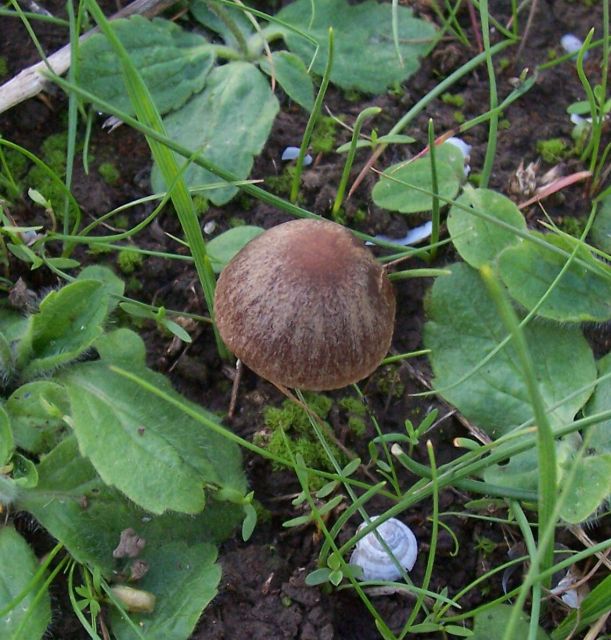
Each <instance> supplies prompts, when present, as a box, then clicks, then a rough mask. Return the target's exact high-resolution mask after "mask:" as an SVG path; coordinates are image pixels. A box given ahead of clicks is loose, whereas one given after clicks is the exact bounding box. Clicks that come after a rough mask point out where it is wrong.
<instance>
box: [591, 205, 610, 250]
mask: <svg viewBox="0 0 611 640" xmlns="http://www.w3.org/2000/svg"><path fill="white" fill-rule="evenodd" d="M590 239H591V241H592V244H594V245H596V246H597V247H598V248H599V249H602V250H603V251H605V252H606V253H611V193H610V194H609V195H607V196H606V197H605V198H604V199H603V200H602V201H601V203H600V208H599V209H598V211H597V213H596V218H594V222H593V224H592V229H590Z"/></svg>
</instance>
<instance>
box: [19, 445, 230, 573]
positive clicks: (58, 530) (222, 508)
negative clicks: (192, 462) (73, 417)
mask: <svg viewBox="0 0 611 640" xmlns="http://www.w3.org/2000/svg"><path fill="white" fill-rule="evenodd" d="M38 476H39V481H38V486H37V487H36V488H35V489H30V490H23V491H21V492H20V493H19V496H18V502H17V507H18V508H19V509H23V510H27V511H29V512H30V513H32V515H33V516H34V517H35V518H36V520H38V522H40V524H41V525H42V526H43V527H45V529H47V530H48V531H49V532H50V533H51V535H52V536H53V537H54V538H57V539H58V540H60V541H61V542H62V543H63V544H64V545H65V546H66V548H67V549H68V551H69V552H70V554H71V555H72V556H73V557H74V558H75V559H76V560H78V561H79V562H82V563H87V564H90V565H93V566H97V567H100V568H101V569H102V571H103V572H104V574H105V575H106V576H107V577H111V575H112V572H113V571H114V570H116V569H117V568H118V564H117V561H116V560H115V559H114V558H113V555H112V552H113V550H114V549H115V548H116V547H117V545H118V544H119V538H120V535H121V532H122V531H123V530H125V529H128V528H131V529H134V531H135V532H136V534H137V535H139V536H140V537H142V538H144V539H145V540H146V547H149V548H151V549H155V548H157V547H159V546H161V545H163V544H167V543H168V542H172V541H182V542H184V543H186V544H188V545H193V544H196V543H199V542H212V543H214V542H220V541H221V540H224V539H225V538H228V537H229V535H230V534H231V533H232V531H233V529H234V528H235V526H236V525H237V524H238V523H239V522H240V519H241V516H242V509H241V508H240V506H239V505H233V504H229V503H227V502H217V501H216V500H209V501H208V504H207V505H206V509H205V510H204V511H203V513H200V514H197V515H196V516H192V515H185V514H181V513H174V512H172V513H166V514H163V515H155V514H152V513H148V512H146V511H143V510H142V509H140V508H139V507H137V506H136V505H135V504H134V503H133V502H131V501H129V500H127V499H126V498H125V496H123V495H122V494H121V493H119V492H118V491H117V490H116V489H113V488H111V487H108V486H106V485H105V484H104V482H103V481H102V479H101V478H100V477H99V476H98V474H97V473H96V471H95V469H94V467H93V465H92V464H91V462H90V461H89V460H87V458H84V457H82V456H81V455H80V454H79V450H78V443H77V441H76V438H75V437H74V436H72V437H69V438H66V439H65V440H64V441H63V442H62V443H61V444H59V445H58V446H57V447H56V448H55V449H53V451H51V453H50V454H49V455H47V456H45V458H44V459H43V460H42V462H41V463H40V464H39V465H38ZM146 547H145V548H146Z"/></svg>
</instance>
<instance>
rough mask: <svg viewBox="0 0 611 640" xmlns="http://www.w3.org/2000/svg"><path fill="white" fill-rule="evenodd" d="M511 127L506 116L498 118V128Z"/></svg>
mask: <svg viewBox="0 0 611 640" xmlns="http://www.w3.org/2000/svg"><path fill="white" fill-rule="evenodd" d="M510 127H511V122H510V121H509V120H508V119H507V118H503V119H502V120H499V129H505V130H506V129H509V128H510Z"/></svg>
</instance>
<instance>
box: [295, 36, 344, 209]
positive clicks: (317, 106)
mask: <svg viewBox="0 0 611 640" xmlns="http://www.w3.org/2000/svg"><path fill="white" fill-rule="evenodd" d="M333 48H334V47H333V28H332V27H329V53H328V55H327V65H326V67H325V73H324V75H323V77H322V81H321V83H320V88H319V90H318V95H317V96H316V100H315V101H314V107H313V108H312V113H311V114H310V117H309V119H308V124H307V125H306V128H305V131H304V133H303V138H302V140H301V146H300V147H299V155H298V156H297V162H296V163H295V174H294V175H293V180H292V182H291V194H290V201H291V202H293V203H295V202H297V196H298V195H299V183H300V182H301V172H302V171H303V159H304V158H305V155H306V151H307V150H308V145H309V144H310V140H311V138H312V132H313V131H314V126H315V125H316V121H317V120H318V116H319V115H320V111H321V109H322V102H323V100H324V98H325V93H326V92H327V87H328V86H329V80H330V78H331V68H332V67H333Z"/></svg>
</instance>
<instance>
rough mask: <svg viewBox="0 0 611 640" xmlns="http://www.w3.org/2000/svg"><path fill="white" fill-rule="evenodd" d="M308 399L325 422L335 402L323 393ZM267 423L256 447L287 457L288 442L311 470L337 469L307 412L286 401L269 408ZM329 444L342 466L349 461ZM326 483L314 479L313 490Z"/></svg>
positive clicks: (258, 436)
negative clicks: (319, 439) (315, 431)
mask: <svg viewBox="0 0 611 640" xmlns="http://www.w3.org/2000/svg"><path fill="white" fill-rule="evenodd" d="M305 397H306V401H307V403H308V406H309V407H310V409H312V411H314V413H316V415H318V416H319V417H320V418H322V419H323V420H324V419H325V418H326V416H327V414H328V413H329V411H330V409H331V406H332V405H333V401H332V400H331V399H330V398H328V397H327V396H324V395H321V394H313V393H310V394H306V395H305ZM263 420H264V422H265V427H266V431H265V432H263V433H260V434H258V435H257V436H256V437H255V439H254V442H255V444H257V445H258V446H260V447H264V448H266V449H267V450H268V451H269V452H270V453H271V454H274V455H276V456H278V457H282V458H287V457H288V451H287V447H286V442H285V439H286V440H288V442H289V446H290V450H291V451H292V453H293V455H297V454H300V455H302V456H303V459H304V461H305V463H306V465H307V466H308V467H313V468H318V469H326V470H328V471H332V470H333V466H332V464H331V461H330V460H329V458H328V456H327V454H326V452H325V450H324V448H323V447H322V445H321V444H320V442H319V441H318V439H317V438H316V434H315V433H314V431H313V429H312V426H311V424H310V419H309V417H308V414H307V413H306V411H305V410H304V409H302V408H301V407H299V406H298V405H296V404H295V403H294V402H291V401H290V400H285V401H284V402H283V403H282V405H281V406H280V407H267V408H266V409H265V411H264V412H263ZM329 428H330V427H329ZM327 444H328V446H329V447H330V449H331V451H332V452H333V455H334V456H335V457H336V458H337V459H338V460H339V461H340V463H341V464H345V463H346V462H347V459H346V457H345V455H344V454H343V452H341V451H340V450H339V449H338V448H337V447H336V446H335V445H334V444H333V443H331V442H329V440H327ZM273 466H274V468H276V469H278V468H280V467H281V465H279V464H277V463H274V464H273ZM322 483H323V480H322V479H320V478H317V477H312V478H311V486H312V488H318V486H322Z"/></svg>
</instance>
